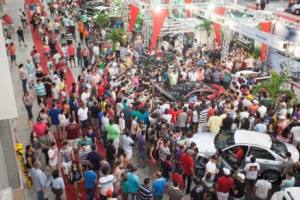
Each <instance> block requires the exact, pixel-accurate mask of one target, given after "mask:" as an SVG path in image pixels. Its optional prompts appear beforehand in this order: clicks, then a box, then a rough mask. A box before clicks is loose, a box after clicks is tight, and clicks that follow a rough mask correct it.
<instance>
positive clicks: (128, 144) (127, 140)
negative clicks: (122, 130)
mask: <svg viewBox="0 0 300 200" xmlns="http://www.w3.org/2000/svg"><path fill="white" fill-rule="evenodd" d="M133 144H134V141H133V140H132V139H131V137H129V136H126V135H124V136H123V148H124V151H125V152H131V151H132V145H133Z"/></svg>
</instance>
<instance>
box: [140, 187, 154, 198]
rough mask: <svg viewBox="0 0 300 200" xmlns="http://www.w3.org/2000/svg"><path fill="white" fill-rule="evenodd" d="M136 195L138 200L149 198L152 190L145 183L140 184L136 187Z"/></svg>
mask: <svg viewBox="0 0 300 200" xmlns="http://www.w3.org/2000/svg"><path fill="white" fill-rule="evenodd" d="M137 195H138V197H139V199H140V200H149V199H151V198H152V191H151V189H150V188H149V187H148V186H146V185H140V186H139V188H138V192H137Z"/></svg>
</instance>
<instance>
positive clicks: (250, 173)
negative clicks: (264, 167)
mask: <svg viewBox="0 0 300 200" xmlns="http://www.w3.org/2000/svg"><path fill="white" fill-rule="evenodd" d="M244 171H245V172H246V185H247V187H248V194H249V195H251V197H253V189H254V186H255V182H256V179H257V177H258V173H259V171H260V165H259V163H257V162H256V158H255V157H254V156H251V158H250V163H248V164H246V165H245V168H244Z"/></svg>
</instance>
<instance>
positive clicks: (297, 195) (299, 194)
mask: <svg viewBox="0 0 300 200" xmlns="http://www.w3.org/2000/svg"><path fill="white" fill-rule="evenodd" d="M284 191H286V192H289V193H290V194H291V195H292V197H293V198H294V199H295V200H296V199H300V187H290V188H286V189H285V190H284Z"/></svg>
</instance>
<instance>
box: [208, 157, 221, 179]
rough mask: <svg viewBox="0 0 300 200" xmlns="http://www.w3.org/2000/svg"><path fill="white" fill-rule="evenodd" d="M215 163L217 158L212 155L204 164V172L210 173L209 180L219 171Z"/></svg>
mask: <svg viewBox="0 0 300 200" xmlns="http://www.w3.org/2000/svg"><path fill="white" fill-rule="evenodd" d="M216 163H217V158H216V157H215V156H212V157H211V158H210V160H209V161H208V163H207V164H206V166H205V174H210V175H211V180H213V179H214V177H215V175H216V174H217V173H218V172H219V170H218V168H217V165H216Z"/></svg>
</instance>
